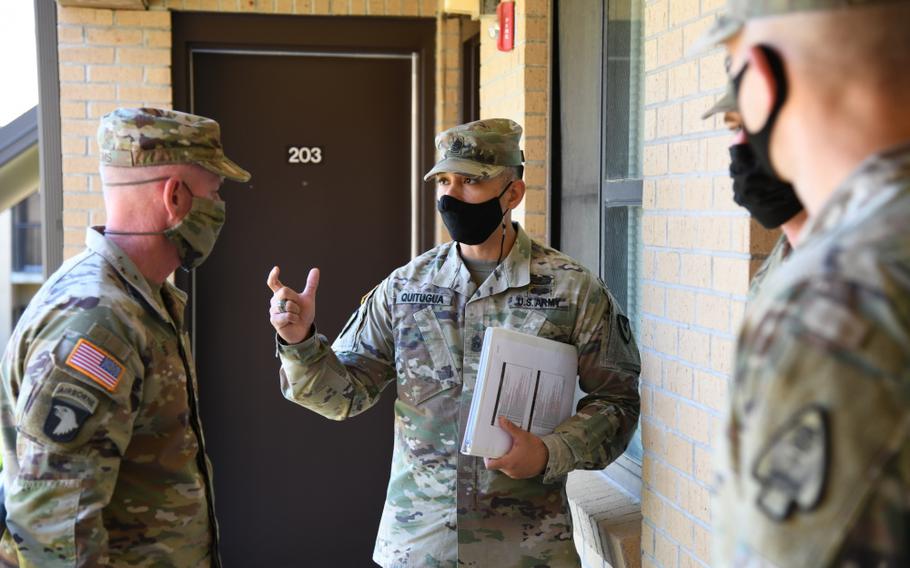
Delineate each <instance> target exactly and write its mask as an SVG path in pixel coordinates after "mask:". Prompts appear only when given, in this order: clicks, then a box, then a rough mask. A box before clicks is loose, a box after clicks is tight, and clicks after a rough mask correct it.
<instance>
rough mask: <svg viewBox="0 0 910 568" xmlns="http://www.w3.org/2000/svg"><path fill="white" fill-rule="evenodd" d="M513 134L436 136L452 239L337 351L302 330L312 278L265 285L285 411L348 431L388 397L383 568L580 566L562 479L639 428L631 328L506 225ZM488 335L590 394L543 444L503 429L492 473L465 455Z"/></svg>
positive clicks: (564, 265) (611, 451) (511, 202)
mask: <svg viewBox="0 0 910 568" xmlns="http://www.w3.org/2000/svg"><path fill="white" fill-rule="evenodd" d="M520 137H521V127H520V126H518V125H517V124H515V123H514V122H512V121H510V120H506V119H491V120H484V121H479V122H474V123H470V124H466V125H462V126H458V127H455V128H453V129H451V130H449V131H446V132H443V133H442V134H440V135H439V136H438V137H437V147H438V148H439V150H440V152H441V154H442V159H441V160H440V161H439V162H438V163H437V164H436V166H435V167H434V168H433V169H432V170H431V171H430V172H429V173H428V174H427V176H426V179H427V180H430V179H432V178H434V177H435V178H436V182H437V189H438V193H439V195H440V196H441V198H440V200H439V204H438V206H439V209H440V211H441V213H442V215H443V220H444V221H445V222H446V226H447V227H448V228H449V232H450V233H451V234H452V236H453V238H454V239H455V241H456V242H450V243H447V244H444V245H441V246H439V247H436V248H434V249H432V250H430V251H429V252H426V253H424V254H423V255H421V256H419V257H417V258H415V259H414V260H413V261H411V262H410V263H409V264H407V265H406V266H403V267H401V268H399V269H397V270H395V271H394V272H392V274H391V275H389V277H388V278H386V279H385V280H383V281H382V282H381V283H380V284H379V285H378V286H377V287H376V288H375V289H374V290H373V291H372V292H370V293H369V294H367V296H365V298H364V300H363V302H362V304H361V306H360V308H359V309H358V310H357V311H356V312H355V313H354V314H353V316H352V317H351V319H350V321H349V322H348V324H347V325H346V326H345V328H344V330H343V331H342V333H341V335H340V336H339V337H338V338H337V339H336V340H335V342H334V344H331V345H330V344H329V342H328V341H327V340H326V338H325V337H323V336H321V335H319V334H318V333H316V331H315V327H312V328H311V325H312V321H313V314H314V310H315V305H314V301H315V296H314V294H315V287H316V284H317V282H318V273H316V272H311V274H310V277H309V278H308V282H307V287H306V289H305V290H304V292H303V293H302V294H297V293H295V292H294V291H293V290H291V289H289V288H286V287H283V285H281V284H280V282H279V281H278V280H277V276H278V274H277V268H276V270H273V273H272V274H271V275H270V279H269V285H270V286H271V288H272V290H273V291H274V292H275V294H274V296H273V299H272V309H271V311H270V314H271V321H272V324H273V325H274V326H275V328H276V329H277V330H278V334H279V341H278V354H279V356H280V359H281V373H280V375H281V389H282V392H283V393H284V395H285V396H286V397H287V398H288V399H289V400H291V401H293V402H296V403H297V404H300V405H301V406H304V407H306V408H309V409H311V410H313V411H315V412H318V413H319V414H321V415H323V416H326V417H328V418H331V419H334V420H344V419H347V418H350V417H352V416H355V415H357V414H359V413H361V412H364V411H365V410H367V409H368V408H370V407H371V406H372V405H373V404H374V403H375V402H376V401H377V400H378V398H379V396H380V395H381V393H382V392H383V390H385V389H386V388H387V387H390V386H392V385H394V388H395V391H396V392H395V394H394V396H397V401H396V405H395V449H394V457H393V461H392V471H391V477H390V480H389V489H388V494H387V497H386V504H385V509H384V511H383V515H382V520H381V522H380V527H379V535H378V537H377V541H376V547H375V551H374V555H373V559H374V560H375V561H376V562H377V563H378V564H380V565H382V566H385V567H388V568H392V567H454V566H456V565H457V566H475V567H488V566H498V567H502V568H507V567H532V566H552V567H566V566H578V565H579V560H578V557H577V555H576V552H575V548H574V545H573V542H572V528H571V519H570V515H569V511H568V508H567V506H566V500H565V491H564V489H565V478H566V474H567V473H569V472H570V471H572V470H574V469H596V468H603V467H605V466H606V465H607V464H609V463H610V462H611V461H613V460H614V459H615V458H616V457H617V456H619V455H620V454H621V453H622V452H623V450H624V449H625V448H626V445H627V443H628V442H629V439H630V437H631V436H632V433H633V432H634V430H635V427H636V423H637V420H638V414H639V395H638V375H639V371H640V360H639V354H638V350H637V348H636V345H635V341H634V339H633V337H632V332H631V328H630V325H629V320H628V318H626V317H625V316H624V315H623V314H622V312H621V311H620V309H619V307H618V306H617V305H616V301H615V300H614V299H613V297H612V296H611V295H610V293H609V291H608V290H607V289H606V288H605V287H604V286H603V284H602V283H601V282H600V281H599V280H598V278H597V277H595V276H593V275H592V274H591V273H590V272H588V270H587V269H585V268H584V267H582V266H581V265H579V264H578V262H576V261H575V260H573V259H571V258H569V257H567V256H566V255H564V254H562V253H560V252H558V251H556V250H553V249H551V248H549V247H547V246H545V245H543V244H541V243H538V242H536V241H533V240H532V239H531V238H530V237H528V235H527V233H525V231H524V230H523V229H522V228H521V227H520V226H519V225H518V224H517V223H515V224H513V223H511V215H510V211H511V209H513V208H514V207H516V206H517V205H518V204H519V203H520V202H521V199H522V197H523V196H524V190H525V187H524V183H523V182H522V181H521V180H520V179H519V178H520V177H521V173H520V169H521V164H522V154H521V151H520V150H519V146H518V142H519V139H520ZM500 227H501V228H502V231H500V230H499V229H500ZM484 260H485V261H486V262H484ZM500 260H501V261H502V262H501V263H500ZM490 326H498V327H507V328H511V329H515V330H519V331H522V332H524V333H529V334H532V335H538V336H541V337H546V338H549V339H554V340H557V341H561V342H564V343H571V344H573V345H575V346H576V347H577V348H578V353H579V361H578V364H579V376H580V386H581V389H582V390H583V391H584V392H585V393H586V396H585V397H584V398H583V399H582V400H581V401H580V402H579V405H578V409H577V414H575V415H574V416H572V417H571V418H570V419H568V420H567V421H566V422H565V423H563V424H561V425H560V426H559V427H558V428H556V431H555V432H554V433H552V434H550V435H546V436H543V437H542V438H538V437H537V436H534V435H533V434H531V433H529V432H526V431H523V430H520V429H518V428H517V427H515V426H514V425H513V424H511V423H509V422H508V421H504V422H501V423H500V425H501V426H502V427H503V428H504V429H506V431H507V432H509V433H510V434H511V435H512V437H513V445H512V450H510V452H509V453H508V454H506V455H505V456H503V457H502V458H499V459H496V460H489V461H488V462H487V463H486V464H485V463H484V460H483V459H481V458H476V457H471V456H466V455H462V454H461V453H459V448H460V445H461V438H462V436H463V434H464V428H465V423H466V418H467V414H468V410H469V408H470V405H471V396H472V393H473V389H474V383H475V379H476V376H477V369H478V364H479V360H480V352H481V345H482V340H483V335H484V330H485V329H486V328H487V327H490Z"/></svg>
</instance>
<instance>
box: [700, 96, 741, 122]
mask: <svg viewBox="0 0 910 568" xmlns="http://www.w3.org/2000/svg"><path fill="white" fill-rule="evenodd" d="M737 111H739V107H738V106H737V103H736V95H734V94H733V93H732V92H731V91H730V90H729V89H727V92H726V93H724V96H722V97H721V98H720V100H718V101H717V102H716V103H714V106H712V107H711V108H709V109H708V110H707V111H705V114H703V115H701V118H702V120H707V119H709V118H711V117H712V116H714V115H715V114H718V113H722V112H723V113H727V112H737Z"/></svg>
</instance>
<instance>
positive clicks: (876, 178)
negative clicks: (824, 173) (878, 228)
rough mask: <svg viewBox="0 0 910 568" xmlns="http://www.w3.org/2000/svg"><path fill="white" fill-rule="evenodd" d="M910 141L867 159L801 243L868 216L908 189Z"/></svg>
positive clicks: (814, 219) (812, 220) (812, 223)
mask: <svg viewBox="0 0 910 568" xmlns="http://www.w3.org/2000/svg"><path fill="white" fill-rule="evenodd" d="M908 176H910V144H902V145H900V146H897V147H895V148H892V149H890V150H887V151H885V152H882V153H880V154H876V155H874V156H872V157H870V158H868V159H866V160H865V161H864V162H863V163H862V164H861V165H860V166H859V168H857V169H856V171H854V172H853V173H852V174H850V176H849V177H848V178H847V180H846V181H844V183H842V184H841V185H840V187H838V189H836V190H835V191H834V193H833V194H832V195H831V197H830V198H829V199H828V202H827V203H825V205H824V206H823V207H822V209H821V211H819V213H818V214H817V215H815V216H814V217H810V218H809V221H808V222H807V223H806V227H805V228H804V229H803V233H802V235H801V237H800V246H802V245H803V244H804V243H806V242H807V241H809V240H810V239H814V238H816V237H818V236H819V235H823V234H825V233H828V232H829V231H831V230H833V229H835V228H836V227H839V226H842V225H844V224H846V223H853V222H856V221H860V220H862V219H865V218H867V217H868V216H869V215H871V214H873V213H875V212H877V211H879V210H881V209H882V208H884V207H887V205H888V204H889V203H890V202H891V201H892V200H893V199H894V198H895V197H897V196H898V195H899V194H900V193H902V192H903V191H905V190H906V189H907V188H908V184H907V182H906V179H907V177H908Z"/></svg>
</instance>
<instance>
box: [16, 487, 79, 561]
mask: <svg viewBox="0 0 910 568" xmlns="http://www.w3.org/2000/svg"><path fill="white" fill-rule="evenodd" d="M81 492H82V481H80V480H78V479H54V480H32V479H21V478H17V479H15V480H13V482H12V484H11V485H10V487H9V488H8V494H7V496H6V504H7V525H8V527H9V530H10V532H11V533H12V534H13V535H15V538H16V541H17V543H18V549H19V555H20V557H21V558H22V559H24V560H26V561H29V562H28V564H29V565H34V566H42V567H57V566H61V567H62V566H75V565H76V514H77V512H78V509H79V496H80V494H81ZM49 551H53V553H52V554H51V553H49ZM33 554H37V556H32V555H33Z"/></svg>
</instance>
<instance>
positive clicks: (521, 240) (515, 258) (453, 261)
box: [433, 223, 531, 296]
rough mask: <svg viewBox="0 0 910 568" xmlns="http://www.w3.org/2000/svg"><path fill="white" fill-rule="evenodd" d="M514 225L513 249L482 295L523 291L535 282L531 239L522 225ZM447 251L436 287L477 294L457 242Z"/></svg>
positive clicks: (497, 268) (435, 277)
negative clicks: (532, 271) (515, 289)
mask: <svg viewBox="0 0 910 568" xmlns="http://www.w3.org/2000/svg"><path fill="white" fill-rule="evenodd" d="M512 225H513V226H514V227H515V233H516V236H515V243H514V244H513V245H512V250H511V251H509V255H508V256H506V258H505V260H503V261H502V262H501V263H500V264H499V266H497V267H496V268H495V269H494V270H493V273H492V274H491V275H490V278H492V279H493V285H492V286H490V284H489V282H490V281H489V280H488V281H487V282H486V283H484V289H483V290H481V293H480V296H492V295H493V294H498V293H500V292H502V291H504V290H507V289H508V288H521V287H522V286H527V285H528V284H530V283H531V237H529V236H528V234H527V233H526V232H525V230H524V229H523V228H522V227H521V224H519V223H513V224H512ZM444 251H445V252H444V254H440V258H442V259H443V261H442V264H441V265H440V267H439V270H438V271H437V272H436V274H435V275H433V285H434V286H439V287H441V288H449V289H450V290H454V291H455V292H458V293H459V294H463V295H467V296H471V295H473V293H474V290H475V286H474V284H473V283H472V282H471V273H470V272H469V271H468V269H467V267H466V266H465V265H464V261H463V260H462V259H461V255H460V254H459V252H458V246H457V244H456V243H454V242H451V243H448V244H446V245H445V247H444Z"/></svg>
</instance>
